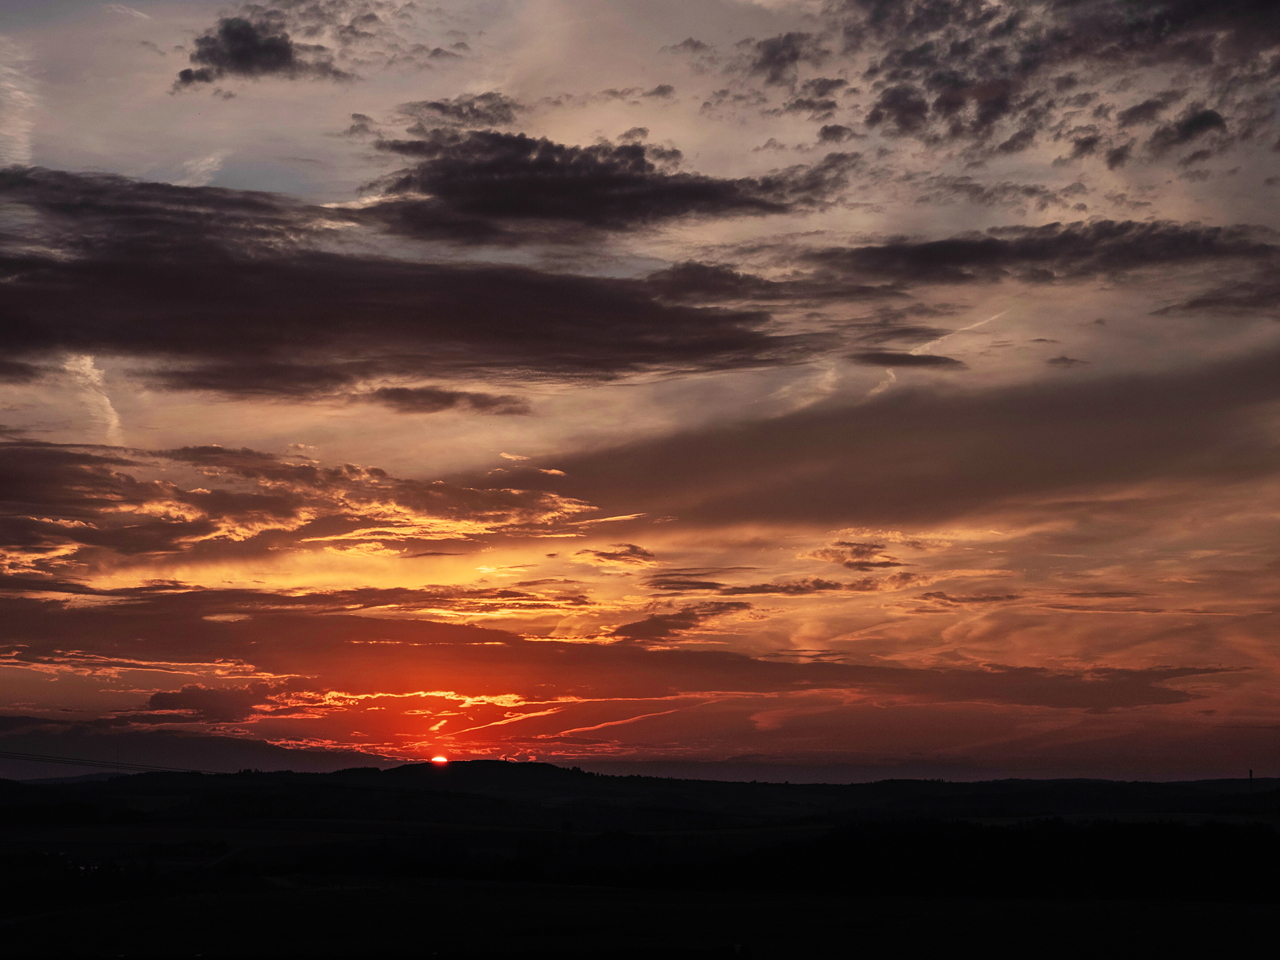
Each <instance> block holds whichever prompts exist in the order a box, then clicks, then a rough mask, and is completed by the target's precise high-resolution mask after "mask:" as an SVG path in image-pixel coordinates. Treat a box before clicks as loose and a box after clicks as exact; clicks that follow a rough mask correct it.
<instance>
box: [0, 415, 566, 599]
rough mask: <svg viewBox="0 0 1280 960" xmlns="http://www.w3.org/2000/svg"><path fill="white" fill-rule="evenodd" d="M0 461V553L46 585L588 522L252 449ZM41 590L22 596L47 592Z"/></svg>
mask: <svg viewBox="0 0 1280 960" xmlns="http://www.w3.org/2000/svg"><path fill="white" fill-rule="evenodd" d="M0 452H2V453H3V458H2V459H3V464H2V465H0V502H3V503H5V504H6V505H7V507H6V509H7V511H8V512H7V513H6V515H5V516H4V517H3V518H0V550H3V551H5V553H6V554H7V555H8V561H9V562H10V563H11V564H17V567H16V568H14V569H13V571H12V572H14V573H21V574H22V575H23V576H24V577H27V578H31V577H36V578H40V577H45V578H53V580H52V581H50V582H51V583H53V582H55V581H57V580H60V579H61V580H65V579H67V578H68V577H69V576H71V575H73V574H75V573H77V572H79V571H82V570H84V569H85V567H84V565H85V564H90V565H92V566H93V567H94V568H95V569H105V568H106V567H107V566H109V565H111V564H118V563H124V562H126V561H128V560H129V558H134V561H139V560H147V559H152V560H154V559H156V558H160V557H173V556H179V555H181V556H184V557H186V558H188V559H189V560H190V561H191V562H200V561H219V560H228V561H229V560H231V559H232V558H235V557H242V558H243V557H250V556H259V557H261V556H265V555H267V554H269V553H272V552H279V551H286V550H297V551H313V552H314V551H323V550H326V549H334V550H339V551H340V550H351V549H363V548H368V549H376V550H378V551H381V552H382V553H383V554H385V555H392V556H395V555H407V554H414V553H416V552H418V551H420V550H421V549H422V547H423V546H424V545H428V544H432V543H436V544H438V543H439V541H441V540H446V539H457V538H462V539H466V538H469V537H472V536H475V535H478V534H482V533H485V532H493V531H497V530H502V529H505V530H508V531H510V532H515V531H516V530H524V531H526V532H536V531H538V530H539V529H541V530H543V531H546V530H551V529H552V528H556V527H558V526H560V525H562V524H564V523H566V522H569V521H571V520H573V519H575V518H578V517H580V516H581V515H582V514H583V513H586V512H589V509H590V508H589V507H588V505H586V504H582V503H576V502H573V501H570V500H567V499H565V498H562V497H559V496H557V495H555V494H551V493H548V492H545V491H530V490H521V489H515V488H511V487H507V486H504V487H497V486H494V485H488V486H484V485H476V486H461V485H459V484H455V483H446V482H444V481H439V480H435V481H426V480H413V479H404V478H397V477H393V476H390V475H389V474H387V473H386V471H384V470H381V469H379V468H377V467H360V466H355V465H352V464H346V465H342V466H336V467H329V468H325V467H322V466H319V465H317V464H314V463H309V462H307V463H298V462H295V461H292V460H288V459H284V458H280V457H277V456H274V455H272V454H268V453H263V452H260V451H255V450H248V449H242V450H233V449H227V448H223V447H213V446H205V447H183V448H179V449H174V450H162V451H145V452H144V451H133V452H126V451H122V450H112V449H109V448H107V449H104V448H95V447H80V446H68V445H59V444H49V443H40V442H36V441H24V440H10V441H6V442H4V443H3V444H2V445H0ZM184 467H185V468H189V470H188V471H184V469H183V468H184ZM37 582H38V581H36V580H30V579H27V580H24V581H23V585H20V587H19V588H20V589H44V588H43V587H38V586H36V583H37ZM406 602H407V601H406Z"/></svg>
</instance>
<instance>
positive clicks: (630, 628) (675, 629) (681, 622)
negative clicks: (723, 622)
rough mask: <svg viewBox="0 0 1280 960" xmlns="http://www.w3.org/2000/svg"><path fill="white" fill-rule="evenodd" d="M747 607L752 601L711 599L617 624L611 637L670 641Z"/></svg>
mask: <svg viewBox="0 0 1280 960" xmlns="http://www.w3.org/2000/svg"><path fill="white" fill-rule="evenodd" d="M750 609H751V604H749V603H745V602H742V601H725V600H712V601H707V602H706V603H698V604H693V605H691V606H687V607H681V608H680V609H679V610H677V611H676V612H674V613H654V614H650V615H649V616H647V617H645V618H644V619H643V620H636V621H634V622H633V623H626V624H623V625H622V626H620V627H617V628H616V629H615V630H614V631H613V634H612V636H614V637H617V638H618V639H621V640H634V641H639V642H655V641H665V640H672V639H675V638H676V635H677V634H681V633H685V632H686V631H689V630H693V629H694V628H696V627H699V626H701V625H702V624H703V623H706V622H707V621H708V620H712V619H714V618H716V617H720V616H724V615H725V614H727V613H737V612H739V611H742V610H750Z"/></svg>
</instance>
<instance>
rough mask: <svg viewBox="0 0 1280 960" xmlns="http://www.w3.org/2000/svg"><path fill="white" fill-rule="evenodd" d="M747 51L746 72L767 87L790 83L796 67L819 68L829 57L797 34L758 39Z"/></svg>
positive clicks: (811, 40) (804, 35) (810, 38)
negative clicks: (813, 66)
mask: <svg viewBox="0 0 1280 960" xmlns="http://www.w3.org/2000/svg"><path fill="white" fill-rule="evenodd" d="M686 42H687V41H686ZM750 49H751V53H750V59H749V62H748V64H747V72H748V73H749V74H751V75H753V76H761V77H763V78H764V82H765V83H768V84H791V83H794V82H795V79H796V71H797V69H798V67H799V66H800V64H802V63H808V64H813V65H821V64H822V63H823V62H824V61H825V60H826V59H827V58H828V57H829V56H830V55H831V52H830V51H829V50H827V49H826V48H825V47H824V46H823V45H822V42H821V40H820V39H819V38H818V37H817V36H815V35H814V34H812V33H799V32H793V33H784V34H779V35H778V36H776V37H769V38H768V39H765V40H758V41H756V42H755V43H754V45H752V46H751V48H750Z"/></svg>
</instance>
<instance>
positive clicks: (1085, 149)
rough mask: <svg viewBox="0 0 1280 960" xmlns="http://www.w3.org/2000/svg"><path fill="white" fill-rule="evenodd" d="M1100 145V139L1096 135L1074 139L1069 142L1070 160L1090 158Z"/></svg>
mask: <svg viewBox="0 0 1280 960" xmlns="http://www.w3.org/2000/svg"><path fill="white" fill-rule="evenodd" d="M1101 143H1102V138H1101V137H1100V136H1098V135H1096V134H1091V135H1089V136H1085V137H1076V138H1075V139H1074V140H1072V141H1071V156H1072V158H1077V157H1087V156H1091V155H1092V154H1093V153H1095V152H1096V151H1097V149H1098V146H1099V144H1101Z"/></svg>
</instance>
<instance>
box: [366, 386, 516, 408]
mask: <svg viewBox="0 0 1280 960" xmlns="http://www.w3.org/2000/svg"><path fill="white" fill-rule="evenodd" d="M363 396H365V397H367V398H369V399H371V400H374V401H376V402H378V403H381V404H383V405H385V406H388V407H390V408H391V409H392V410H395V411H397V412H398V413H438V412H439V411H441V410H455V409H458V408H467V409H470V410H473V411H475V412H476V413H491V414H504V415H510V414H527V413H528V412H529V404H528V403H527V402H526V401H525V400H523V399H521V398H520V397H513V396H510V395H508V394H501V395H499V394H492V393H470V392H467V391H463V390H445V389H442V388H440V387H380V388H379V389H377V390H373V391H370V392H369V393H367V394H364V395H363Z"/></svg>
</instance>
